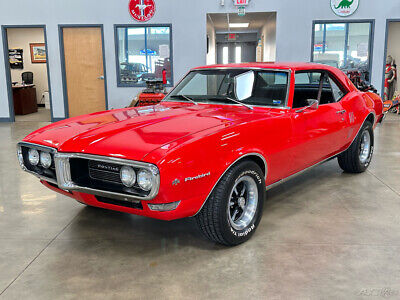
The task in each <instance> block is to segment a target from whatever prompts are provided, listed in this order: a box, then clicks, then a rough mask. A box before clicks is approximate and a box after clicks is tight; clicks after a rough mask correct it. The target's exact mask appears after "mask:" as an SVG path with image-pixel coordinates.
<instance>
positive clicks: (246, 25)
mask: <svg viewBox="0 0 400 300" xmlns="http://www.w3.org/2000/svg"><path fill="white" fill-rule="evenodd" d="M229 27H230V28H245V27H249V23H229Z"/></svg>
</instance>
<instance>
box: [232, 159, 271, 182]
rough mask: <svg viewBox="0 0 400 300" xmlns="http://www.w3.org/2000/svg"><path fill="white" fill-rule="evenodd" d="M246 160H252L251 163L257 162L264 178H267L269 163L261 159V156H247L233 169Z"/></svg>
mask: <svg viewBox="0 0 400 300" xmlns="http://www.w3.org/2000/svg"><path fill="white" fill-rule="evenodd" d="M244 160H250V161H253V162H255V163H256V164H257V165H258V166H259V167H260V169H261V171H262V172H263V174H264V177H266V175H267V163H266V162H265V160H264V159H263V158H261V156H258V155H247V156H245V157H243V158H241V159H239V160H238V161H237V162H235V163H234V164H233V165H232V166H231V167H233V166H234V165H236V164H237V163H239V162H241V161H244Z"/></svg>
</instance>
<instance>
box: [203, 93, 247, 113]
mask: <svg viewBox="0 0 400 300" xmlns="http://www.w3.org/2000/svg"><path fill="white" fill-rule="evenodd" d="M223 97H224V99H227V100H229V101H232V102H235V103H237V104H240V105H242V106H244V107H247V108H248V109H251V110H253V109H254V108H253V107H251V106H250V105H247V104H244V103H243V102H240V101H239V100H235V99H233V98H231V97H228V96H223ZM210 100H221V99H220V98H217V97H215V98H210Z"/></svg>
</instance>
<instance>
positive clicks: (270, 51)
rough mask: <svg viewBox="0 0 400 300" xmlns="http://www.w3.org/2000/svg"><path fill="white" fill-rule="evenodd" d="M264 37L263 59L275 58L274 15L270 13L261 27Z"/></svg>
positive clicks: (272, 59) (273, 59) (270, 59)
mask: <svg viewBox="0 0 400 300" xmlns="http://www.w3.org/2000/svg"><path fill="white" fill-rule="evenodd" d="M261 36H263V37H264V56H263V58H264V61H275V60H276V15H271V17H269V18H268V19H267V20H266V22H265V25H264V26H263V27H262V29H261Z"/></svg>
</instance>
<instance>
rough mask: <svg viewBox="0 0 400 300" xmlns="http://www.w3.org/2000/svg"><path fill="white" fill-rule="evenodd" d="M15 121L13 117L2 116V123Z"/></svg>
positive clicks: (0, 119) (0, 121) (0, 120)
mask: <svg viewBox="0 0 400 300" xmlns="http://www.w3.org/2000/svg"><path fill="white" fill-rule="evenodd" d="M10 122H13V120H11V118H0V123H10Z"/></svg>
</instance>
